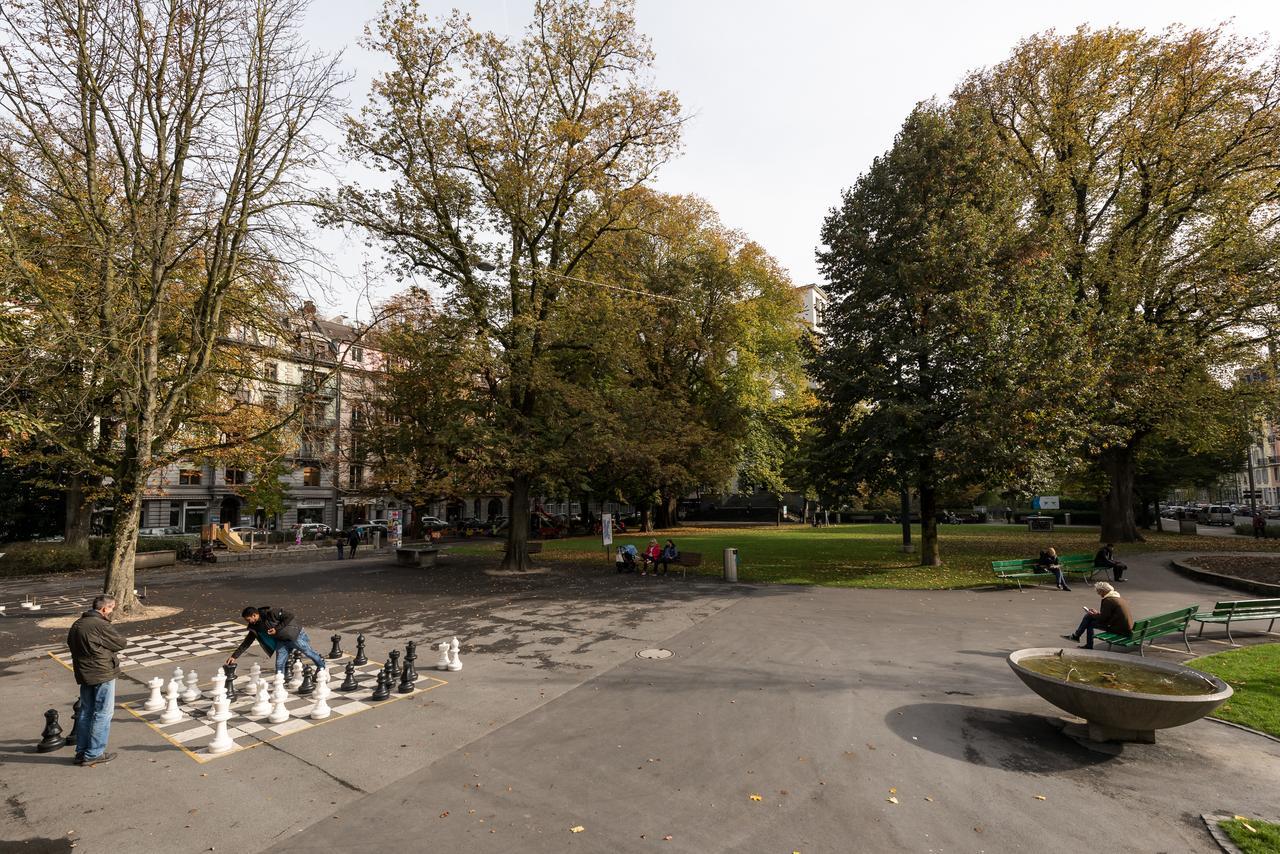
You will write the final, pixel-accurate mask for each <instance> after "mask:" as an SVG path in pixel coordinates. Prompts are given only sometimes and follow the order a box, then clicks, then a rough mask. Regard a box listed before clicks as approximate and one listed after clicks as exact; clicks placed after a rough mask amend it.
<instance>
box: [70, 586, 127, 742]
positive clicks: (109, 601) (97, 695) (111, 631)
mask: <svg viewBox="0 0 1280 854" xmlns="http://www.w3.org/2000/svg"><path fill="white" fill-rule="evenodd" d="M115 609H116V600H115V599H114V598H112V597H110V596H107V595H102V596H97V597H95V598H94V600H93V606H92V608H91V609H90V610H88V611H85V612H84V613H83V614H81V615H80V619H78V620H76V621H75V622H74V623H72V624H71V631H69V632H67V648H68V649H70V650H71V665H72V669H73V670H74V671H75V674H76V682H77V683H79V685H80V716H79V718H78V719H77V720H76V758H75V763H76V764H77V765H84V766H93V765H102V764H103V763H106V762H110V761H111V760H112V759H115V758H116V755H115V754H114V753H107V736H108V735H110V733H111V715H112V713H113V712H114V711H115V704H116V677H118V676H119V675H120V661H119V660H118V659H117V658H116V653H117V652H119V651H120V650H122V649H124V648H125V646H126V645H127V643H126V641H125V639H124V636H123V635H121V634H120V632H119V630H117V629H116V627H115V626H113V625H111V612H112V611H114V610H115Z"/></svg>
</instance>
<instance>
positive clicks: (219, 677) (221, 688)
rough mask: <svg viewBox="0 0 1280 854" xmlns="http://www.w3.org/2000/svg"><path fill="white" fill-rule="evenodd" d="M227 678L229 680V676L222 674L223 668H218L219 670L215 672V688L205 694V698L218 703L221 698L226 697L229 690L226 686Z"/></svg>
mask: <svg viewBox="0 0 1280 854" xmlns="http://www.w3.org/2000/svg"><path fill="white" fill-rule="evenodd" d="M226 678H227V674H225V673H223V672H222V668H218V669H217V670H215V671H213V687H212V688H210V689H209V691H208V692H207V693H206V694H205V697H207V698H209V699H210V700H213V701H214V702H217V700H218V698H219V697H223V696H226V693H227V688H226V685H225V680H226Z"/></svg>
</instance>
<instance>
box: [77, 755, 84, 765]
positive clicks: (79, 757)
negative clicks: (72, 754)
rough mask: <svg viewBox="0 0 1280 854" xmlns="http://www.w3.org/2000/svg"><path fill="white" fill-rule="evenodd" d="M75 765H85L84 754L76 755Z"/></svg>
mask: <svg viewBox="0 0 1280 854" xmlns="http://www.w3.org/2000/svg"><path fill="white" fill-rule="evenodd" d="M75 763H76V764H77V765H83V764H84V754H83V753H77V754H76V758H75Z"/></svg>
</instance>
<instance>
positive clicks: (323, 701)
mask: <svg viewBox="0 0 1280 854" xmlns="http://www.w3.org/2000/svg"><path fill="white" fill-rule="evenodd" d="M320 672H321V673H324V672H325V671H324V670H321V671H320ZM315 696H316V704H315V705H314V706H312V707H311V718H312V720H317V721H322V720H324V719H325V718H327V717H329V702H328V697H329V680H328V679H323V680H321V681H319V682H317V683H316V695H315Z"/></svg>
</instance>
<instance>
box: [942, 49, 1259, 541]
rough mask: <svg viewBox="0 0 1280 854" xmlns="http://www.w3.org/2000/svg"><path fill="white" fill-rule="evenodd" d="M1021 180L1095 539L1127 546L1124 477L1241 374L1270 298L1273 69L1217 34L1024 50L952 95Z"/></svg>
mask: <svg viewBox="0 0 1280 854" xmlns="http://www.w3.org/2000/svg"><path fill="white" fill-rule="evenodd" d="M955 97H956V100H957V102H958V103H959V104H960V105H962V107H963V108H965V109H967V110H970V111H972V112H974V113H975V114H978V115H981V116H983V118H984V120H985V123H986V125H987V128H988V129H989V131H990V132H991V134H992V135H993V136H994V138H995V145H994V146H993V148H992V152H993V154H994V155H995V156H996V160H997V162H998V163H999V164H1001V166H1002V167H1003V168H1007V169H1008V170H1010V171H1011V172H1012V174H1013V175H1014V177H1015V180H1016V183H1015V192H1016V196H1017V201H1018V207H1017V210H1018V211H1019V217H1018V219H1019V221H1018V223H1017V226H1018V229H1019V230H1021V231H1022V232H1024V233H1026V234H1028V235H1031V236H1032V238H1033V239H1034V240H1035V241H1036V242H1037V243H1038V244H1039V245H1041V246H1042V247H1044V251H1045V258H1044V260H1045V263H1044V264H1042V270H1043V274H1042V276H1041V279H1040V286H1041V287H1043V288H1046V289H1056V290H1060V291H1063V292H1064V293H1065V294H1066V295H1067V296H1068V297H1069V298H1070V299H1071V300H1072V301H1073V302H1074V310H1073V314H1072V317H1071V318H1070V320H1069V321H1067V324H1068V325H1069V326H1070V327H1072V328H1074V329H1078V330H1079V331H1080V332H1081V334H1082V335H1083V336H1084V345H1085V346H1083V347H1082V348H1081V349H1080V350H1079V352H1078V353H1077V354H1076V355H1075V357H1074V358H1073V359H1072V360H1071V362H1070V363H1068V364H1065V365H1063V366H1062V367H1061V369H1063V370H1068V371H1070V372H1071V373H1072V374H1073V376H1074V377H1075V378H1076V379H1077V381H1078V384H1079V388H1080V392H1081V394H1080V408H1079V411H1078V412H1077V415H1076V418H1077V420H1078V423H1080V424H1081V425H1084V426H1086V427H1087V428H1088V430H1087V433H1086V434H1085V435H1084V436H1083V440H1082V442H1081V443H1080V445H1079V447H1080V451H1081V454H1082V455H1083V456H1084V457H1085V458H1086V459H1088V460H1090V461H1091V462H1092V463H1093V464H1094V465H1096V466H1097V467H1098V468H1099V470H1100V471H1101V472H1102V473H1103V474H1104V475H1105V478H1106V484H1107V486H1106V489H1105V492H1104V498H1103V528H1102V536H1103V538H1104V539H1106V540H1115V541H1130V540H1134V539H1137V538H1139V535H1138V532H1137V529H1136V526H1135V522H1134V477H1135V465H1136V463H1137V460H1138V459H1139V454H1140V452H1141V450H1142V448H1143V446H1144V444H1145V443H1146V442H1147V441H1148V439H1150V438H1152V437H1155V436H1159V435H1161V434H1162V433H1163V434H1168V433H1169V425H1171V424H1172V423H1176V421H1177V420H1178V419H1179V418H1181V417H1183V414H1184V413H1185V412H1186V410H1187V409H1188V407H1192V406H1195V405H1196V403H1197V400H1198V397H1197V395H1198V394H1199V388H1200V378H1201V377H1202V376H1203V373H1204V371H1205V369H1206V367H1208V368H1210V369H1214V368H1221V367H1224V366H1230V365H1232V364H1239V363H1246V364H1247V363H1249V362H1250V361H1251V360H1252V358H1253V355H1252V351H1253V349H1254V347H1255V346H1256V345H1255V341H1253V340H1252V335H1251V328H1252V324H1253V323H1254V322H1255V321H1256V320H1257V319H1258V317H1259V314H1260V312H1268V311H1270V312H1273V310H1274V306H1275V305H1276V301H1277V297H1278V296H1280V204H1278V202H1280V194H1278V193H1277V187H1278V186H1280V158H1277V156H1276V152H1277V151H1280V63H1277V61H1276V60H1275V58H1274V57H1269V56H1267V55H1266V54H1265V45H1264V44H1263V43H1261V42H1258V41H1255V40H1251V39H1247V38H1242V37H1239V36H1234V35H1231V34H1230V33H1228V32H1227V31H1225V30H1224V29H1212V30H1184V29H1179V28H1174V29H1170V30H1168V31H1166V32H1164V33H1162V34H1158V35H1152V34H1149V33H1145V32H1143V31H1140V30H1125V29H1118V28H1113V29H1105V30H1091V29H1088V28H1081V29H1079V30H1077V31H1075V32H1074V33H1070V34H1066V35H1061V34H1057V33H1053V32H1049V33H1044V34H1041V35H1037V36H1034V37H1032V38H1029V39H1027V40H1025V41H1024V42H1022V43H1021V44H1020V45H1018V47H1017V48H1016V49H1015V51H1014V52H1013V55H1012V56H1011V57H1010V58H1009V59H1008V60H1006V61H1005V62H1002V63H1000V64H999V65H996V66H995V67H993V68H990V69H987V70H984V71H980V72H978V73H976V74H974V75H972V77H971V78H970V79H968V80H967V81H966V82H965V83H964V84H963V85H962V86H961V87H960V88H959V89H958V91H957V93H956V96H955Z"/></svg>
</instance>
